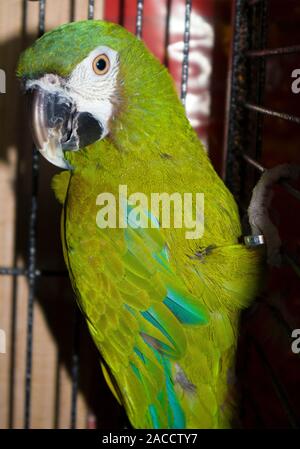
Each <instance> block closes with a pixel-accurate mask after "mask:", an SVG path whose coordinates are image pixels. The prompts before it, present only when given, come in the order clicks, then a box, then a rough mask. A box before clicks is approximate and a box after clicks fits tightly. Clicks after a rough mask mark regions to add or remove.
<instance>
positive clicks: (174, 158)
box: [17, 20, 264, 429]
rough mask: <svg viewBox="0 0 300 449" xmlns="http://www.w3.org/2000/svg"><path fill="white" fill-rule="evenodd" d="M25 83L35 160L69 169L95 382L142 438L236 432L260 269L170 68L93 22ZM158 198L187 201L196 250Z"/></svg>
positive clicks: (56, 46)
mask: <svg viewBox="0 0 300 449" xmlns="http://www.w3.org/2000/svg"><path fill="white" fill-rule="evenodd" d="M17 76H18V77H19V78H20V80H21V83H22V85H23V88H24V91H25V93H26V95H27V96H28V101H29V111H30V122H31V129H32V134H33V139H34V142H35V145H36V148H37V149H38V150H39V151H40V153H41V154H42V155H43V156H44V157H45V158H46V159H47V160H48V161H49V162H51V163H52V164H54V165H56V166H58V167H60V168H61V169H62V171H60V172H59V173H58V174H56V175H55V176H54V178H53V180H52V187H53V189H54V192H55V195H56V198H57V199H58V201H59V202H60V203H61V204H62V215H61V239H62V248H63V254H64V259H65V262H66V266H67V268H68V272H69V276H70V280H71V283H72V287H73V289H74V292H75V296H76V301H77V303H78V306H79V308H80V310H81V312H82V314H83V316H84V318H85V320H86V323H87V327H88V329H89V332H90V334H91V337H92V339H93V341H94V343H95V345H96V347H97V349H98V350H99V361H100V365H101V368H100V367H99V375H100V370H101V369H102V373H103V376H104V378H105V381H106V383H107V385H108V387H109V388H110V390H111V392H112V394H113V395H114V396H115V398H116V400H117V401H118V402H119V403H120V404H121V405H122V406H123V407H124V409H125V412H126V414H127V416H128V419H129V421H130V424H131V425H132V427H133V428H143V429H161V428H162V429H176V428H177V429H189V428H194V429H200V428H212V429H215V428H230V427H232V426H233V423H234V420H235V416H236V413H237V393H236V379H235V371H234V367H235V355H236V349H237V341H238V334H239V319H240V314H241V311H242V310H243V309H244V308H246V307H248V306H249V305H250V304H251V302H252V301H253V300H254V299H255V297H256V296H257V294H258V292H259V291H260V289H261V284H262V273H263V266H264V256H263V252H262V251H261V249H260V248H248V247H247V245H245V244H244V243H243V242H242V240H241V237H242V229H241V222H240V218H239V210H238V206H237V204H236V202H235V200H234V198H233V196H232V194H231V193H230V192H229V190H228V189H227V187H226V186H225V184H224V182H223V180H222V179H221V178H220V177H219V176H218V174H217V173H216V171H215V170H214V168H213V166H212V163H211V162H210V159H209V156H208V154H207V151H206V149H205V147H204V145H203V144H202V143H201V141H200V139H199V138H198V135H197V134H196V132H195V130H194V129H193V128H192V126H191V124H190V122H189V120H188V118H187V117H186V113H185V109H184V106H183V105H182V102H181V101H180V99H179V97H178V94H177V91H176V87H175V83H174V81H173V79H172V77H171V75H170V74H169V72H168V70H167V68H166V67H165V66H163V65H162V64H161V63H160V61H159V60H158V59H157V58H156V57H155V56H154V55H153V54H152V53H151V52H150V50H148V48H147V47H146V44H145V43H144V42H143V41H142V40H140V39H138V38H137V37H136V36H135V35H133V34H132V33H130V32H129V31H127V30H126V29H125V28H123V27H122V26H120V25H118V24H114V23H110V22H107V21H102V20H85V21H79V22H71V23H67V24H64V25H60V26H59V27H57V28H55V29H53V30H50V31H48V32H47V33H45V34H44V35H43V36H42V37H40V38H39V39H38V40H36V41H35V42H34V43H33V45H32V46H31V47H29V48H28V49H26V50H25V51H24V52H23V53H22V54H21V56H20V60H19V64H18V68H17ZM120 186H121V187H122V188H123V190H122V192H123V193H122V194H120ZM124 186H125V187H126V192H127V194H126V195H125V193H124V192H125V190H124V188H125V187H124ZM137 193H142V194H143V196H142V197H141V196H139V197H138V196H135V195H136V194H137ZM153 193H156V194H159V195H161V194H163V195H169V198H171V199H172V198H173V199H174V196H172V195H174V194H175V193H176V195H179V197H180V198H185V197H184V195H187V194H189V195H190V197H192V200H191V205H192V210H193V211H195V210H196V215H197V217H200V218H201V219H202V222H203V232H201V233H199V235H197V236H196V237H195V238H187V235H186V227H184V226H183V225H182V226H179V225H178V223H177V224H176V223H175V220H174V218H175V215H176V214H177V215H176V216H177V218H178V213H179V216H180V214H181V218H182V216H183V215H184V208H181V209H182V210H180V207H179V206H180V204H179V203H178V201H177V202H176V201H175V199H174V202H172V201H170V203H169V215H170V220H169V222H170V223H169V225H166V223H165V221H164V220H163V218H164V214H167V212H168V210H167V209H168V207H167V206H168V205H167V204H166V203H161V204H163V207H161V208H156V209H155V210H153V208H151V207H150V206H151V205H152V203H151V201H150V200H151V198H152V195H153ZM197 193H201V194H202V195H203V207H202V208H201V211H200V212H199V210H198V209H197V207H196V206H197V201H196V199H197V195H196V194H197ZM102 194H105V195H106V196H104V197H102V196H101V195H102ZM108 195H110V196H108ZM103 198H104V199H103ZM105 198H106V200H105ZM137 198H140V200H138V199H137ZM161 198H162V197H160V199H161ZM134 199H136V201H135V200H134ZM177 199H178V196H177ZM175 203H176V204H175ZM159 204H160V203H159ZM100 206H101V207H100ZM172 206H173V207H172ZM175 206H176V207H175ZM181 206H182V204H181ZM178 211H179V212H178ZM197 211H198V212H197ZM179 218H180V217H179ZM200 234H201V235H200Z"/></svg>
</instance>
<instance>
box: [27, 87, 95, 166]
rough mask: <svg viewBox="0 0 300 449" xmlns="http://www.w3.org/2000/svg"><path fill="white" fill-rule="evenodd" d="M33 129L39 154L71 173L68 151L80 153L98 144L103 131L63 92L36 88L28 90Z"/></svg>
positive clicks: (87, 113) (90, 116)
mask: <svg viewBox="0 0 300 449" xmlns="http://www.w3.org/2000/svg"><path fill="white" fill-rule="evenodd" d="M28 96H29V109H30V116H31V129H32V135H33V140H34V143H35V145H36V147H37V149H38V150H39V151H40V153H41V154H42V155H43V156H44V157H45V158H46V159H47V160H48V161H49V162H51V163H52V164H54V165H56V166H57V167H61V168H64V169H71V168H72V167H71V166H70V164H69V162H68V161H67V160H66V159H65V157H64V152H65V151H77V150H79V149H80V148H83V147H85V146H87V145H90V144H91V143H93V142H95V141H97V140H99V139H100V138H101V136H102V134H103V127H102V125H101V123H99V121H98V120H97V119H95V118H94V117H93V115H92V114H90V113H89V112H78V111H77V108H76V104H75V102H74V101H73V100H72V98H71V96H69V95H68V94H66V93H64V92H63V91H62V89H58V90H56V89H55V88H52V89H49V90H48V89H44V88H43V87H41V86H39V85H33V86H32V87H31V88H30V89H29V90H28Z"/></svg>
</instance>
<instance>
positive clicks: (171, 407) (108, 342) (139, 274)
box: [67, 198, 257, 428]
mask: <svg viewBox="0 0 300 449" xmlns="http://www.w3.org/2000/svg"><path fill="white" fill-rule="evenodd" d="M76 201H77V202H78V201H79V200H78V198H76ZM77 206H78V205H77ZM79 206H80V207H82V208H84V207H85V204H84V203H82V205H81V204H80V205H79ZM70 209H71V207H70ZM125 215H126V216H125V224H126V226H125V227H124V229H120V228H116V229H111V228H109V229H108V228H106V229H100V228H99V227H96V230H97V232H96V233H95V231H94V229H95V225H94V223H93V222H91V223H88V224H87V225H86V226H89V227H88V229H87V228H86V227H84V226H83V227H82V228H81V226H80V225H77V226H76V230H72V232H75V231H76V232H79V233H80V234H79V235H77V234H76V235H74V237H73V239H72V241H71V240H68V243H69V248H70V246H71V251H68V256H67V257H68V260H69V266H70V267H71V270H70V271H71V280H72V282H73V284H74V288H75V291H76V292H77V294H78V297H79V298H78V299H79V304H80V307H81V309H82V311H83V312H84V314H85V316H86V319H87V323H88V326H89V330H90V332H91V334H92V336H93V339H94V341H95V343H96V345H97V347H98V348H99V350H100V352H101V354H102V356H103V358H104V360H105V361H106V365H105V367H104V375H105V378H106V380H107V382H108V384H109V386H110V388H111V390H112V392H113V393H114V395H115V396H116V397H117V398H118V400H119V401H120V402H121V403H122V404H124V406H125V407H126V411H127V413H128V416H129V419H130V421H131V423H132V424H133V426H134V427H142V428H185V427H186V426H189V427H194V428H195V427H200V426H202V427H213V426H217V425H226V424H220V422H219V418H218V415H219V413H221V411H220V410H223V409H225V408H226V410H227V406H226V407H225V406H224V407H223V409H222V408H221V406H222V404H223V403H224V400H225V399H224V398H225V397H226V396H227V391H228V385H227V377H228V372H227V371H228V367H229V366H230V364H231V363H232V355H233V347H234V345H235V341H236V335H235V332H234V330H233V329H234V328H235V327H236V321H235V319H233V318H230V314H229V312H228V309H225V308H223V305H224V303H225V302H227V304H228V308H229V309H230V308H231V309H232V310H236V307H237V306H238V305H239V302H240V303H242V302H245V301H246V299H247V298H248V297H250V296H251V295H252V294H253V288H252V287H251V283H252V284H253V283H255V281H256V279H255V278H254V274H255V272H256V271H257V268H254V267H255V264H256V262H257V259H255V257H253V260H252V261H251V257H250V256H249V254H250V253H249V252H247V250H246V249H245V248H244V247H243V246H242V245H232V246H231V247H229V249H228V248H227V247H224V248H217V249H215V250H213V252H212V253H211V254H210V255H209V256H208V257H207V259H209V258H210V261H208V260H207V261H205V262H207V263H205V262H204V263H203V264H201V263H200V261H194V262H195V263H194V264H192V263H191V264H190V268H191V270H192V271H195V266H196V265H195V264H198V268H199V269H198V270H196V272H195V273H194V276H195V278H194V279H195V284H196V285H195V289H194V290H193V292H194V291H196V292H197V293H196V295H197V296H195V295H194V294H193V293H192V292H191V291H190V290H189V289H188V288H187V287H186V285H185V282H184V281H183V279H182V276H181V273H178V272H176V271H175V268H174V266H175V264H174V263H173V261H172V256H171V251H170V250H169V249H168V246H167V242H166V239H167V237H166V233H165V232H164V230H163V229H162V228H160V227H159V223H158V222H157V220H156V218H155V217H153V216H152V215H151V214H150V213H148V212H145V213H144V215H145V217H146V221H147V220H148V222H149V221H150V226H149V223H148V224H147V226H142V225H141V223H142V222H143V220H142V219H141V217H139V220H138V219H137V216H136V215H135V211H134V210H132V208H130V207H129V206H127V208H126V214H125ZM81 229H82V230H81ZM93 233H94V234H93ZM70 244H71V245H70ZM187 260H189V259H187ZM87 264H88V266H87ZM227 266H228V267H229V268H228V270H227V268H226V269H225V267H227ZM250 267H252V268H253V273H251V269H250ZM215 270H217V271H218V273H217V274H216V273H215ZM245 273H250V274H249V275H248V276H246V275H245ZM225 281H226V282H225ZM248 287H249V288H248ZM226 295H227V296H226ZM241 298H242V300H241ZM247 301H248V299H247ZM204 304H206V305H208V304H209V305H211V304H213V307H210V309H209V313H208V311H207V310H206V307H205V306H204ZM231 321H232V322H231ZM206 324H207V325H206ZM228 407H229V406H228ZM226 416H227V415H226ZM222 419H223V418H222ZM222 422H225V423H226V422H228V420H227V417H226V418H224V421H222Z"/></svg>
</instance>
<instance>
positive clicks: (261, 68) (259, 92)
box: [253, 0, 268, 159]
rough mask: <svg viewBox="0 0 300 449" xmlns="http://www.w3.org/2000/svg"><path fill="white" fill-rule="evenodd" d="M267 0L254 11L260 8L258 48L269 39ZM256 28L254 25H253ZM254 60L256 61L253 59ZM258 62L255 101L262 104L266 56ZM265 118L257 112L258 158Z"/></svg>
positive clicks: (256, 43) (256, 150)
mask: <svg viewBox="0 0 300 449" xmlns="http://www.w3.org/2000/svg"><path fill="white" fill-rule="evenodd" d="M267 8H268V4H267V0H264V1H261V2H260V3H259V4H258V5H255V6H254V8H253V9H254V12H256V11H255V10H256V9H259V10H258V11H257V14H258V15H259V17H258V23H259V25H260V32H259V33H257V42H255V46H256V48H258V49H261V48H265V47H266V40H267ZM253 28H254V26H253ZM253 62H254V61H253ZM255 64H256V70H257V74H258V79H257V85H256V86H255V87H257V89H256V98H255V100H254V101H255V103H256V104H262V103H263V95H264V89H265V68H266V61H265V59H264V58H261V59H260V60H259V61H255ZM263 120H264V116H263V114H256V130H255V158H256V159H257V158H258V156H259V155H260V152H261V145H262V128H263Z"/></svg>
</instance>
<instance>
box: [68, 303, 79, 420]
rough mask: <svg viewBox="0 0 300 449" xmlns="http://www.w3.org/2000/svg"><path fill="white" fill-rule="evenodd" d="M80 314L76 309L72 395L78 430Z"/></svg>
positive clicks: (72, 405)
mask: <svg viewBox="0 0 300 449" xmlns="http://www.w3.org/2000/svg"><path fill="white" fill-rule="evenodd" d="M80 318H81V317H80V312H79V309H78V307H76V308H75V316H74V332H73V354H72V394H71V416H70V420H71V426H70V427H71V429H76V421H77V396H78V383H79V341H80V338H79V334H80Z"/></svg>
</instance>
